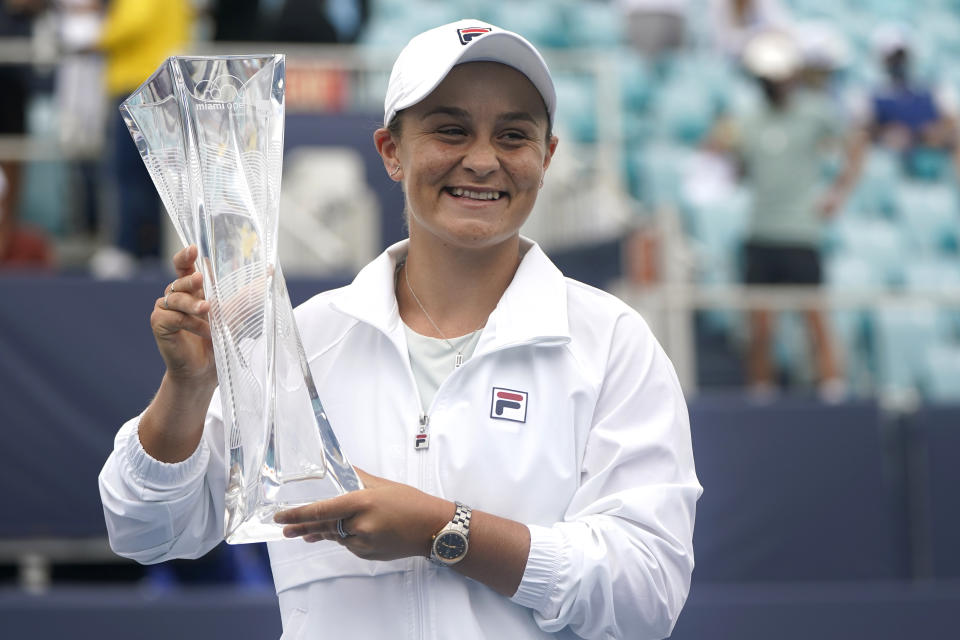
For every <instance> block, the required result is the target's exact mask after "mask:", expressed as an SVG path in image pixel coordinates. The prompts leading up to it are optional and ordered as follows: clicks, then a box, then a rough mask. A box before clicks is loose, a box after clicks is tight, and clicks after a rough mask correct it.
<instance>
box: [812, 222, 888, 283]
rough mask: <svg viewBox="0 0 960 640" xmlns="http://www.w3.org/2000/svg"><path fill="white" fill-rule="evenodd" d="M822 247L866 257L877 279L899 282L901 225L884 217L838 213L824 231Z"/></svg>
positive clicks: (835, 251)
mask: <svg viewBox="0 0 960 640" xmlns="http://www.w3.org/2000/svg"><path fill="white" fill-rule="evenodd" d="M825 235H826V237H825V246H826V248H827V249H828V250H829V251H830V252H831V253H832V254H838V253H843V254H846V255H850V256H854V257H857V258H860V259H862V260H865V261H866V262H867V263H869V264H870V268H871V269H872V270H873V271H874V274H875V277H876V281H877V282H880V283H883V284H895V283H899V282H901V281H902V279H903V274H902V269H903V262H904V258H905V257H906V249H905V247H904V239H903V236H902V232H901V230H900V228H899V227H898V226H897V225H896V224H895V223H893V222H890V221H887V220H883V219H863V218H858V217H856V216H841V217H840V218H839V219H837V220H836V221H834V222H833V223H832V224H831V225H830V226H829V227H828V229H827V230H826V234H825Z"/></svg>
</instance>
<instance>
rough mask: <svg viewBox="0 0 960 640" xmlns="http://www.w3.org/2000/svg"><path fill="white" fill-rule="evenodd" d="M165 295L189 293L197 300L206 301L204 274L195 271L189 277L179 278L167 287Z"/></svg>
mask: <svg viewBox="0 0 960 640" xmlns="http://www.w3.org/2000/svg"><path fill="white" fill-rule="evenodd" d="M164 293H166V294H170V293H188V294H190V295H192V296H194V297H196V298H200V299H204V298H206V295H205V294H204V291H203V274H201V273H200V272H199V271H194V272H193V273H191V274H190V275H188V276H183V277H182V278H177V279H176V280H174V281H173V282H171V283H170V284H168V285H167V288H166V289H165V290H164Z"/></svg>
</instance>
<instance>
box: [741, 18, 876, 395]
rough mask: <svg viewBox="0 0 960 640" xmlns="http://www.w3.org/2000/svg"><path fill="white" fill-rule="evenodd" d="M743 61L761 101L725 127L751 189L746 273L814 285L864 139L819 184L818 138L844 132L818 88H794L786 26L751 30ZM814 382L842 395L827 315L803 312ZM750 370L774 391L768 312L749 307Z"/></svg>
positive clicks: (758, 390)
mask: <svg viewBox="0 0 960 640" xmlns="http://www.w3.org/2000/svg"><path fill="white" fill-rule="evenodd" d="M743 63H744V66H745V68H746V69H747V71H749V72H750V73H751V74H753V75H754V76H755V77H756V78H757V81H758V82H759V83H760V86H761V89H762V92H763V96H764V100H763V102H762V104H761V105H760V106H759V108H758V109H757V111H756V112H755V113H750V114H748V115H746V116H745V117H742V118H741V119H740V120H739V121H738V122H736V123H734V124H733V126H731V127H729V128H728V129H727V130H726V131H727V135H728V138H727V140H726V145H727V146H728V148H732V149H734V150H735V152H736V154H737V156H738V157H739V159H740V161H741V162H742V164H743V168H744V170H745V175H746V179H747V182H748V184H749V186H750V187H751V190H752V192H753V208H752V211H751V220H750V226H749V229H748V240H747V244H746V247H745V255H744V257H745V261H746V282H747V284H751V285H819V284H821V282H822V272H821V261H820V253H819V245H820V233H821V219H822V218H823V217H828V216H831V215H833V214H834V213H835V212H836V211H837V210H838V208H839V207H840V205H841V203H842V202H843V200H844V199H845V198H846V197H847V196H848V195H849V193H850V191H851V190H852V188H853V186H854V184H855V181H856V177H857V175H858V174H859V170H860V166H861V164H862V156H863V146H864V145H863V144H862V142H859V141H853V142H851V143H850V144H849V145H848V147H847V149H848V158H847V161H846V164H845V167H844V169H843V171H841V173H840V174H839V175H838V177H837V180H836V182H835V183H834V184H833V185H832V186H831V187H830V188H829V189H828V190H827V192H826V193H825V194H823V193H821V184H820V182H821V181H820V168H821V162H822V159H823V155H822V153H823V151H824V145H825V144H828V143H831V142H836V141H837V140H838V139H840V138H841V134H842V131H841V130H840V127H839V126H838V119H837V117H836V114H835V113H834V110H833V109H832V108H831V105H830V102H829V101H828V100H827V99H826V97H825V96H823V95H822V94H815V93H813V92H804V91H800V90H798V89H797V85H796V79H797V74H798V72H799V70H800V67H801V56H800V50H799V48H798V47H797V45H796V43H795V42H794V40H793V39H792V38H791V37H789V36H787V35H786V34H784V33H782V32H777V31H769V32H764V33H761V34H758V35H756V36H755V37H754V38H752V39H751V40H750V41H748V43H747V45H746V47H745V48H744V55H743ZM805 316H806V320H807V325H808V328H809V331H810V335H811V339H812V343H813V347H814V355H815V360H816V364H817V367H818V371H819V380H820V390H821V394H822V396H823V397H824V398H825V399H827V400H839V399H841V398H842V397H843V396H844V395H845V385H844V383H843V382H842V378H841V372H840V365H839V363H838V361H837V356H836V354H835V352H834V349H833V346H832V344H831V338H830V332H829V330H828V327H827V323H826V319H825V317H824V314H823V313H822V312H820V311H807V312H806V313H805ZM749 325H750V338H749V347H748V362H747V368H748V376H749V382H750V386H751V390H752V391H753V392H754V394H755V395H758V396H767V395H770V394H771V393H772V392H773V391H774V390H775V381H776V377H775V375H774V368H773V363H772V358H771V350H772V349H771V347H772V338H773V335H772V333H773V331H772V314H771V312H770V311H769V310H755V311H753V312H751V314H750V323H749Z"/></svg>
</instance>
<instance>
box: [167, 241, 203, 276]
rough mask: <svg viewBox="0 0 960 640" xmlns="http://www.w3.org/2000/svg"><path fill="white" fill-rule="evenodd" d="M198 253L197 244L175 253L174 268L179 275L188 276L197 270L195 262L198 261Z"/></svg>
mask: <svg viewBox="0 0 960 640" xmlns="http://www.w3.org/2000/svg"><path fill="white" fill-rule="evenodd" d="M197 253H198V252H197V245H195V244H192V245H190V246H189V247H184V248H183V249H181V250H180V251H177V253H176V254H174V256H173V268H174V270H176V272H177V276H178V277H183V276H188V275H190V274H191V273H193V272H195V271H196V267H195V266H194V263H195V262H196V261H197Z"/></svg>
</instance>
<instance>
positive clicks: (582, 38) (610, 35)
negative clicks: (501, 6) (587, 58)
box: [511, 2, 626, 48]
mask: <svg viewBox="0 0 960 640" xmlns="http://www.w3.org/2000/svg"><path fill="white" fill-rule="evenodd" d="M512 4H513V3H511V5H512ZM614 5H615V3H612V2H576V3H572V4H570V5H569V6H568V7H567V11H566V18H567V37H568V38H569V41H570V46H571V47H594V48H596V47H600V48H612V47H618V46H620V45H622V44H624V43H625V41H626V29H625V25H626V22H625V21H624V20H623V17H622V15H621V13H620V10H619V9H618V8H617V7H616V6H614Z"/></svg>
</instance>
